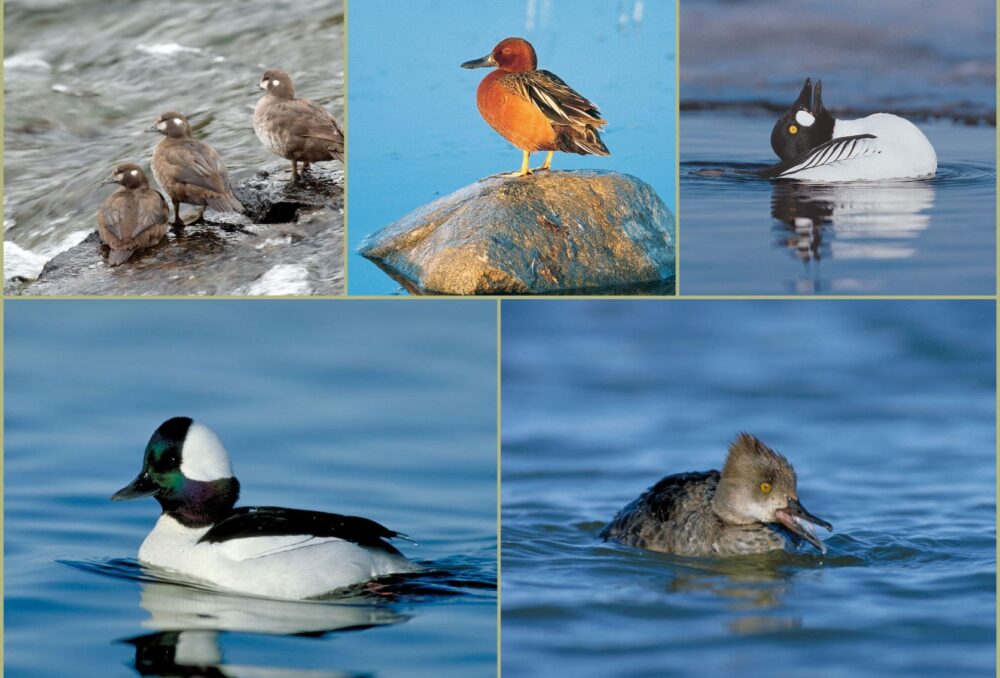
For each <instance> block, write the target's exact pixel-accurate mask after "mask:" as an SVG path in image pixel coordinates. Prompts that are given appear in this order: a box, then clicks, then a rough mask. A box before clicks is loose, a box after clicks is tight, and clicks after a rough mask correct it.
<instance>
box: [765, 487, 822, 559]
mask: <svg viewBox="0 0 1000 678" xmlns="http://www.w3.org/2000/svg"><path fill="white" fill-rule="evenodd" d="M775 517H776V518H777V519H778V522H779V523H781V524H782V525H783V526H784V527H785V528H787V529H788V531H789V532H791V533H792V534H794V535H797V536H799V537H802V538H803V539H805V540H806V541H807V542H809V543H810V544H812V545H813V546H815V547H816V548H818V549H819V550H820V552H821V553H826V545H825V544H823V542H822V541H821V540H820V538H819V537H817V536H816V531H815V530H814V529H813V525H819V526H820V527H825V528H826V529H827V530H832V529H833V525H831V524H830V523H828V522H826V521H825V520H823V519H822V518H817V517H816V516H814V515H813V514H811V513H809V511H807V510H806V509H805V507H804V506H802V504H800V503H799V500H798V499H789V500H788V506H786V507H785V508H783V509H779V510H778V511H777V512H776V513H775Z"/></svg>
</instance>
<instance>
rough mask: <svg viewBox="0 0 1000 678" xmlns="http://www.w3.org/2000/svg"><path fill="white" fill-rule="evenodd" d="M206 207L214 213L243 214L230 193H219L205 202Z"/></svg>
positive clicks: (238, 203) (241, 207) (239, 205)
mask: <svg viewBox="0 0 1000 678" xmlns="http://www.w3.org/2000/svg"><path fill="white" fill-rule="evenodd" d="M206 203H207V204H208V206H209V207H210V208H211V209H213V210H215V211H216V212H239V213H240V214H243V205H242V204H241V203H240V201H239V200H237V199H236V196H235V195H233V194H232V193H225V194H223V193H219V194H217V195H214V196H211V197H209V198H208V199H207V200H206Z"/></svg>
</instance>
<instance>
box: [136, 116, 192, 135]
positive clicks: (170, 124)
mask: <svg viewBox="0 0 1000 678" xmlns="http://www.w3.org/2000/svg"><path fill="white" fill-rule="evenodd" d="M146 131H147V132H159V133H160V134H163V135H165V136H168V137H171V138H174V139H186V138H188V137H190V136H191V125H190V123H188V119H187V118H186V117H184V116H183V115H181V114H180V113H178V112H177V111H167V112H166V113H160V116H159V117H158V118H157V119H156V120H155V121H154V122H153V126H152V127H149V128H148V129H147V130H146Z"/></svg>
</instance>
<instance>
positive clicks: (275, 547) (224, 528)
mask: <svg viewBox="0 0 1000 678" xmlns="http://www.w3.org/2000/svg"><path fill="white" fill-rule="evenodd" d="M239 493H240V483H239V481H238V480H236V478H235V477H234V476H233V470H232V467H231V466H230V463H229V454H228V453H227V452H226V448H225V447H224V446H223V445H222V441H221V440H219V437H218V436H217V435H215V433H214V432H213V431H212V430H211V429H209V428H208V427H207V426H205V425H203V424H200V423H198V422H196V421H193V420H191V419H190V418H188V417H174V418H173V419H169V420H168V421H165V422H164V423H163V424H161V425H160V427H159V428H158V429H156V431H155V432H154V433H153V436H152V437H151V438H150V439H149V443H148V444H147V445H146V452H145V457H144V460H143V466H142V471H141V472H140V473H139V475H138V476H137V477H136V479H135V480H133V481H132V482H131V483H129V484H128V485H127V486H126V487H123V488H122V489H120V490H118V492H116V493H115V495H114V496H113V497H111V499H112V500H114V501H117V500H121V499H135V498H136V497H145V496H148V495H152V496H153V497H155V498H156V500H157V501H158V502H160V506H161V507H162V508H163V513H162V514H161V515H160V518H159V520H157V522H156V526H155V527H154V528H153V531H152V532H150V533H149V535H148V536H147V537H146V539H145V541H143V542H142V546H141V547H140V548H139V560H140V561H142V562H143V563H146V564H149V565H153V566H155V567H159V568H162V569H165V570H171V571H174V572H177V573H179V574H181V575H185V576H187V577H194V578H196V579H199V580H203V581H206V582H208V583H210V584H213V585H214V586H217V587H221V588H225V589H229V590H233V591H239V592H243V593H251V594H255V595H260V596H268V597H272V598H295V599H301V598H311V597H316V596H321V595H324V594H326V593H329V592H331V591H333V590H335V589H339V588H341V587H345V586H352V585H355V584H360V583H363V582H366V581H368V580H370V579H373V578H375V577H380V576H383V575H388V574H393V573H400V572H416V571H419V570H420V569H421V568H420V567H419V566H417V565H415V564H414V563H411V562H410V561H409V560H407V559H406V558H405V557H404V556H403V554H401V553H400V552H399V551H398V550H396V548H395V547H394V546H392V545H391V544H390V543H389V542H388V541H387V540H389V539H392V538H394V537H402V536H403V535H401V534H399V533H398V532H394V531H392V530H390V529H388V528H386V527H383V526H382V525H380V524H378V523H376V522H375V521H373V520H368V519H367V518H358V517H355V516H342V515H338V514H335V513H321V512H319V511H303V510H299V509H288V508H276V507H272V506H244V507H241V508H234V506H235V504H236V500H237V499H238V498H239Z"/></svg>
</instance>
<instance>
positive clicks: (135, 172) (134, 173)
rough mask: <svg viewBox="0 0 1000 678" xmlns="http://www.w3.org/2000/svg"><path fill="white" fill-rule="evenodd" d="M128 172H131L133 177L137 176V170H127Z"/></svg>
mask: <svg viewBox="0 0 1000 678" xmlns="http://www.w3.org/2000/svg"><path fill="white" fill-rule="evenodd" d="M129 174H131V175H132V176H134V177H137V176H139V170H129Z"/></svg>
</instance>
